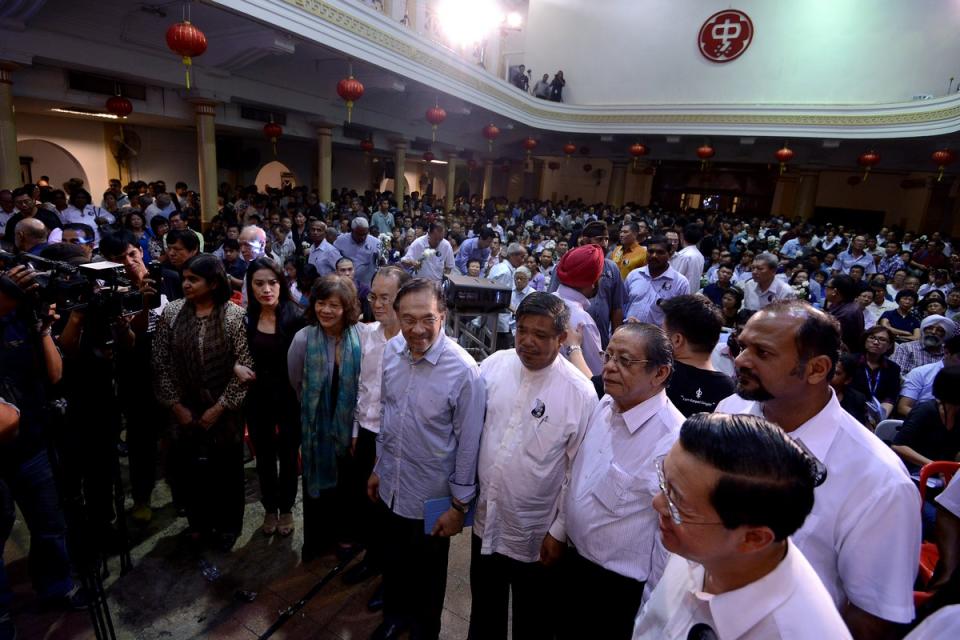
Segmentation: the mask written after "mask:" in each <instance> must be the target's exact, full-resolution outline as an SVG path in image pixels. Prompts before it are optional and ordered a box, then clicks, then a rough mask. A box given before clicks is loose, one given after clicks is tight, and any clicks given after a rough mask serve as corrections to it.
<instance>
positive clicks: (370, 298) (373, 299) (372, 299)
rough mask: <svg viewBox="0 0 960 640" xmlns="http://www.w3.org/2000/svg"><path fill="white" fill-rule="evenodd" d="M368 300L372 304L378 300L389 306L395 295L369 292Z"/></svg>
mask: <svg viewBox="0 0 960 640" xmlns="http://www.w3.org/2000/svg"><path fill="white" fill-rule="evenodd" d="M367 302H369V303H370V304H377V303H378V302H379V303H380V304H382V305H384V306H389V305H391V304H393V296H387V295H384V296H378V295H376V294H375V293H373V292H370V293H368V294H367Z"/></svg>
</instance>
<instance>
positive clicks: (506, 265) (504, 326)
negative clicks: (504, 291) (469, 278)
mask: <svg viewBox="0 0 960 640" xmlns="http://www.w3.org/2000/svg"><path fill="white" fill-rule="evenodd" d="M516 270H517V268H516V267H514V266H513V265H512V264H510V261H509V260H501V261H500V262H498V263H497V264H495V265H494V266H493V268H492V269H490V274H489V275H488V276H487V278H489V279H490V280H493V281H494V282H496V283H497V284H499V285H502V286H504V287H510V290H511V291H512V290H513V288H514V287H516V286H517V284H516V282H515V281H514V279H513V274H514V273H515V272H516ZM511 318H513V314H512V313H501V314H499V315H498V316H497V333H507V332H509V331H510V319H511Z"/></svg>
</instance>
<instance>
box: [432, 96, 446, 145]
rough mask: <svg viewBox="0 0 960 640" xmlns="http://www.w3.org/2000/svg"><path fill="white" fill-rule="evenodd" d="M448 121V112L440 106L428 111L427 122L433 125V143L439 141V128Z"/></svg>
mask: <svg viewBox="0 0 960 640" xmlns="http://www.w3.org/2000/svg"><path fill="white" fill-rule="evenodd" d="M446 119H447V112H446V111H444V110H443V109H442V108H441V107H440V105H437V106H435V107H430V108H429V109H427V122H429V123H430V124H431V125H433V141H434V142H436V141H437V127H439V126H440V124H441V123H442V122H443V121H444V120H446Z"/></svg>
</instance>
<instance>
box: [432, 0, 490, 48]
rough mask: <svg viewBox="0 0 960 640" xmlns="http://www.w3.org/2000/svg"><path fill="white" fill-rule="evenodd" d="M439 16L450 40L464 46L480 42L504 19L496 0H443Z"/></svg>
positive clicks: (438, 9)
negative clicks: (466, 0) (467, 0)
mask: <svg viewBox="0 0 960 640" xmlns="http://www.w3.org/2000/svg"><path fill="white" fill-rule="evenodd" d="M437 18H438V20H439V21H440V29H441V30H442V31H443V33H444V35H446V36H447V38H448V39H449V40H450V42H452V43H453V44H455V45H462V46H466V45H471V44H474V43H476V42H480V41H481V40H483V39H484V38H486V37H487V35H489V34H490V33H492V32H493V31H495V30H496V29H497V28H498V27H499V26H500V24H502V23H503V21H504V16H503V13H502V12H501V10H500V7H499V6H498V5H497V3H496V2H495V1H494V0H470V1H469V2H465V1H464V0H443V2H441V3H440V6H439V7H438V8H437Z"/></svg>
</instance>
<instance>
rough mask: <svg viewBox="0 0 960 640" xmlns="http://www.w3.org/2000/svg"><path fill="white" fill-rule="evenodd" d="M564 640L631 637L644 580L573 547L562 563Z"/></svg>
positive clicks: (559, 633) (562, 629)
mask: <svg viewBox="0 0 960 640" xmlns="http://www.w3.org/2000/svg"><path fill="white" fill-rule="evenodd" d="M560 569H561V573H562V578H561V584H562V585H563V593H564V597H565V598H566V601H565V602H562V613H561V615H562V622H561V626H560V629H559V630H558V633H557V637H558V638H560V639H561V640H581V639H583V638H603V639H604V640H630V638H631V637H632V636H633V622H634V620H635V619H636V617H637V612H638V611H639V609H640V599H641V598H642V597H643V585H644V583H643V582H639V581H637V580H634V579H633V578H628V577H626V576H622V575H620V574H619V573H615V572H613V571H610V570H608V569H604V568H603V567H601V566H600V565H598V564H594V563H593V562H590V561H589V560H587V559H586V558H584V557H583V556H581V555H580V554H579V553H577V551H576V550H575V549H574V548H573V547H570V548H568V549H567V553H566V554H565V557H564V558H563V561H562V562H561V564H560Z"/></svg>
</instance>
